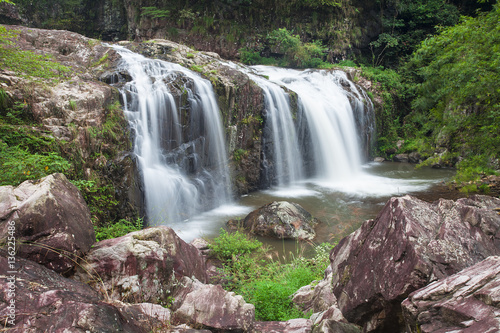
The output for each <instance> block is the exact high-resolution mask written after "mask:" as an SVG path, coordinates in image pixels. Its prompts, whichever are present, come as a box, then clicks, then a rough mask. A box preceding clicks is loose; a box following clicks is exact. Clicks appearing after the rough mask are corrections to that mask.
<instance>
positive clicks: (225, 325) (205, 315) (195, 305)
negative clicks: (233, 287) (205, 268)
mask: <svg viewBox="0 0 500 333" xmlns="http://www.w3.org/2000/svg"><path fill="white" fill-rule="evenodd" d="M172 296H173V299H174V302H173V303H172V307H171V308H172V311H173V317H172V320H173V322H174V323H176V324H190V325H195V326H200V325H201V326H203V327H207V328H209V329H216V330H218V331H223V332H225V331H233V330H235V331H242V330H243V331H247V330H249V329H250V328H251V327H252V325H253V322H254V321H255V307H254V306H253V305H252V304H248V303H246V302H245V301H244V300H243V297H241V296H239V295H235V294H234V293H232V292H228V291H225V290H224V289H222V287H221V286H220V285H212V284H203V283H201V282H199V281H198V280H196V279H195V280H193V279H190V278H188V277H184V278H182V279H181V280H180V281H179V283H178V287H177V288H176V289H175V292H174V293H173V295H172Z"/></svg>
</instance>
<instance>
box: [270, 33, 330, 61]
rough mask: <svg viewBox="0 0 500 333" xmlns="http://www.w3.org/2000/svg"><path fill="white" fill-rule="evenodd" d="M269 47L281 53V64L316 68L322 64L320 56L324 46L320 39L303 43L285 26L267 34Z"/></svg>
mask: <svg viewBox="0 0 500 333" xmlns="http://www.w3.org/2000/svg"><path fill="white" fill-rule="evenodd" d="M267 38H268V41H269V43H270V45H271V48H274V49H276V50H277V51H278V52H280V53H283V54H284V55H285V56H284V59H283V60H284V61H282V62H281V63H280V65H281V66H286V67H298V68H308V67H309V68H317V67H320V66H321V65H323V60H322V58H323V57H324V53H325V51H326V48H325V47H324V46H323V45H322V43H321V41H319V40H317V41H314V42H312V43H303V42H302V41H301V40H300V36H299V35H293V34H292V32H291V31H288V30H287V29H286V28H281V29H277V30H274V31H272V32H270V33H269V34H268V37H267Z"/></svg>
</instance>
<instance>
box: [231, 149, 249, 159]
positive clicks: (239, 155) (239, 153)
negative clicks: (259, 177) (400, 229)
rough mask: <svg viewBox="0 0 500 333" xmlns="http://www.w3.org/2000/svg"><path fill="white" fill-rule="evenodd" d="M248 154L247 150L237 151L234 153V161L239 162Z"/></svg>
mask: <svg viewBox="0 0 500 333" xmlns="http://www.w3.org/2000/svg"><path fill="white" fill-rule="evenodd" d="M247 153H248V151H246V150H245V149H241V148H240V149H236V150H235V151H234V153H233V159H234V160H235V161H236V162H239V161H241V159H242V158H243V157H244V156H245V155H246V154H247Z"/></svg>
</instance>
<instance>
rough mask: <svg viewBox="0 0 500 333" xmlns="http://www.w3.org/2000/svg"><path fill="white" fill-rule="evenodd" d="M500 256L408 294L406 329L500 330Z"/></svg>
mask: <svg viewBox="0 0 500 333" xmlns="http://www.w3.org/2000/svg"><path fill="white" fill-rule="evenodd" d="M499 286H500V257H497V256H492V257H489V258H487V259H485V260H484V261H482V262H480V263H478V264H476V265H474V266H472V267H469V268H466V269H464V270H463V271H460V272H458V273H457V274H454V275H452V276H449V277H447V278H445V279H442V280H439V281H436V282H434V283H431V284H430V285H428V286H427V287H424V288H422V289H419V290H417V291H415V292H413V293H411V294H410V296H409V297H408V298H407V299H406V300H405V301H404V302H403V303H402V306H403V313H404V317H405V321H406V328H407V331H408V332H415V333H416V332H422V333H430V332H457V333H459V332H464V333H465V332H498V331H500V309H499V304H500V288H499Z"/></svg>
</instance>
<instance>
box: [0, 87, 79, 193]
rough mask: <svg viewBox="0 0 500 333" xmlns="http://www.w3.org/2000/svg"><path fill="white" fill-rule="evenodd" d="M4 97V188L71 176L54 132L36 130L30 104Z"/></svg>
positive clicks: (0, 157) (0, 132) (0, 126)
mask: <svg viewBox="0 0 500 333" xmlns="http://www.w3.org/2000/svg"><path fill="white" fill-rule="evenodd" d="M2 91H3V90H0V96H3V100H2V101H0V102H1V104H2V105H1V108H0V168H1V172H0V185H14V186H16V185H18V184H20V183H22V182H23V181H25V180H28V179H37V178H41V177H45V176H47V175H49V174H51V173H54V172H63V173H64V172H67V171H69V170H70V169H71V168H72V165H71V164H70V163H69V161H67V160H66V159H64V158H63V157H62V156H61V155H60V150H59V146H58V145H57V144H56V142H55V140H54V139H53V138H52V137H51V136H50V132H47V131H42V130H41V129H39V128H37V127H35V126H34V125H35V124H34V123H33V119H32V115H31V112H30V109H29V105H28V104H27V103H21V102H16V103H11V101H10V100H9V98H8V95H7V94H6V93H5V91H3V93H1V92H2Z"/></svg>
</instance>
